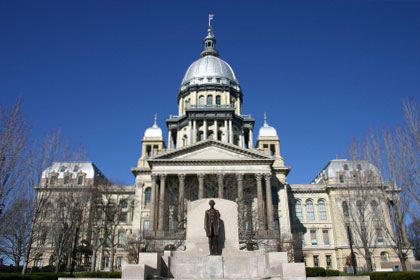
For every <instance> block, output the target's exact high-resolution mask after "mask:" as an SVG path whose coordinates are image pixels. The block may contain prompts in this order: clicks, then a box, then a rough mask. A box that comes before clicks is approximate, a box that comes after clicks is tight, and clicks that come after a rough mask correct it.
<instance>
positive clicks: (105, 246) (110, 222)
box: [92, 182, 127, 271]
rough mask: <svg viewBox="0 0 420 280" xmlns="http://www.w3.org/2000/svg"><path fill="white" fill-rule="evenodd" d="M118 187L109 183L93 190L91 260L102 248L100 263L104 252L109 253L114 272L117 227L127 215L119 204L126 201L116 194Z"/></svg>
mask: <svg viewBox="0 0 420 280" xmlns="http://www.w3.org/2000/svg"><path fill="white" fill-rule="evenodd" d="M117 190H118V186H115V185H112V183H111V182H107V183H105V184H101V185H98V186H97V187H96V188H95V190H94V193H95V194H94V197H95V199H94V208H95V210H94V211H95V213H96V216H97V217H98V218H99V217H100V219H98V218H97V220H98V221H97V222H96V224H95V225H94V227H93V230H94V231H95V232H94V240H93V241H94V242H93V243H94V244H93V245H92V246H93V248H94V252H93V258H94V262H96V254H97V250H99V249H100V248H102V252H103V253H102V261H103V258H104V252H109V251H110V256H111V260H110V265H111V267H110V269H111V271H114V259H115V253H116V247H117V246H118V226H119V225H120V223H121V220H122V219H127V216H126V215H127V213H126V212H124V211H122V210H123V209H122V208H123V207H125V206H122V205H121V203H122V202H124V201H125V202H126V200H125V199H124V198H123V197H122V195H120V194H119V193H118V191H117Z"/></svg>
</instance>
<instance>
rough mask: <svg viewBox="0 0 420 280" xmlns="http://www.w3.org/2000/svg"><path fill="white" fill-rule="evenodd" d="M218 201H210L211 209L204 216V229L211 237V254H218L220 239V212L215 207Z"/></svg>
mask: <svg viewBox="0 0 420 280" xmlns="http://www.w3.org/2000/svg"><path fill="white" fill-rule="evenodd" d="M215 204H216V203H215V202H214V201H213V200H210V201H209V205H210V209H209V210H207V211H206V214H205V216H204V229H205V230H206V235H207V237H208V239H209V250H210V255H218V254H219V247H218V241H219V240H218V239H219V228H220V213H219V211H217V210H216V209H214V205H215Z"/></svg>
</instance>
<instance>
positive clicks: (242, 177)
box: [236, 173, 244, 181]
mask: <svg viewBox="0 0 420 280" xmlns="http://www.w3.org/2000/svg"><path fill="white" fill-rule="evenodd" d="M236 180H238V181H243V180H244V173H236Z"/></svg>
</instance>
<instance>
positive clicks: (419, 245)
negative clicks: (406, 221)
mask: <svg viewBox="0 0 420 280" xmlns="http://www.w3.org/2000/svg"><path fill="white" fill-rule="evenodd" d="M408 240H409V241H410V243H411V246H412V247H413V250H414V257H415V259H416V260H420V221H419V220H415V221H413V222H412V223H411V224H410V225H409V226H408Z"/></svg>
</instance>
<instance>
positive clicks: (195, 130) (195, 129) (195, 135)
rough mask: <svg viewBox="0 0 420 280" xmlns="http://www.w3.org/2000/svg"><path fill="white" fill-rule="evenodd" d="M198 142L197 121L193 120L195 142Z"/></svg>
mask: <svg viewBox="0 0 420 280" xmlns="http://www.w3.org/2000/svg"><path fill="white" fill-rule="evenodd" d="M196 142H197V121H196V120H194V121H193V143H196Z"/></svg>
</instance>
